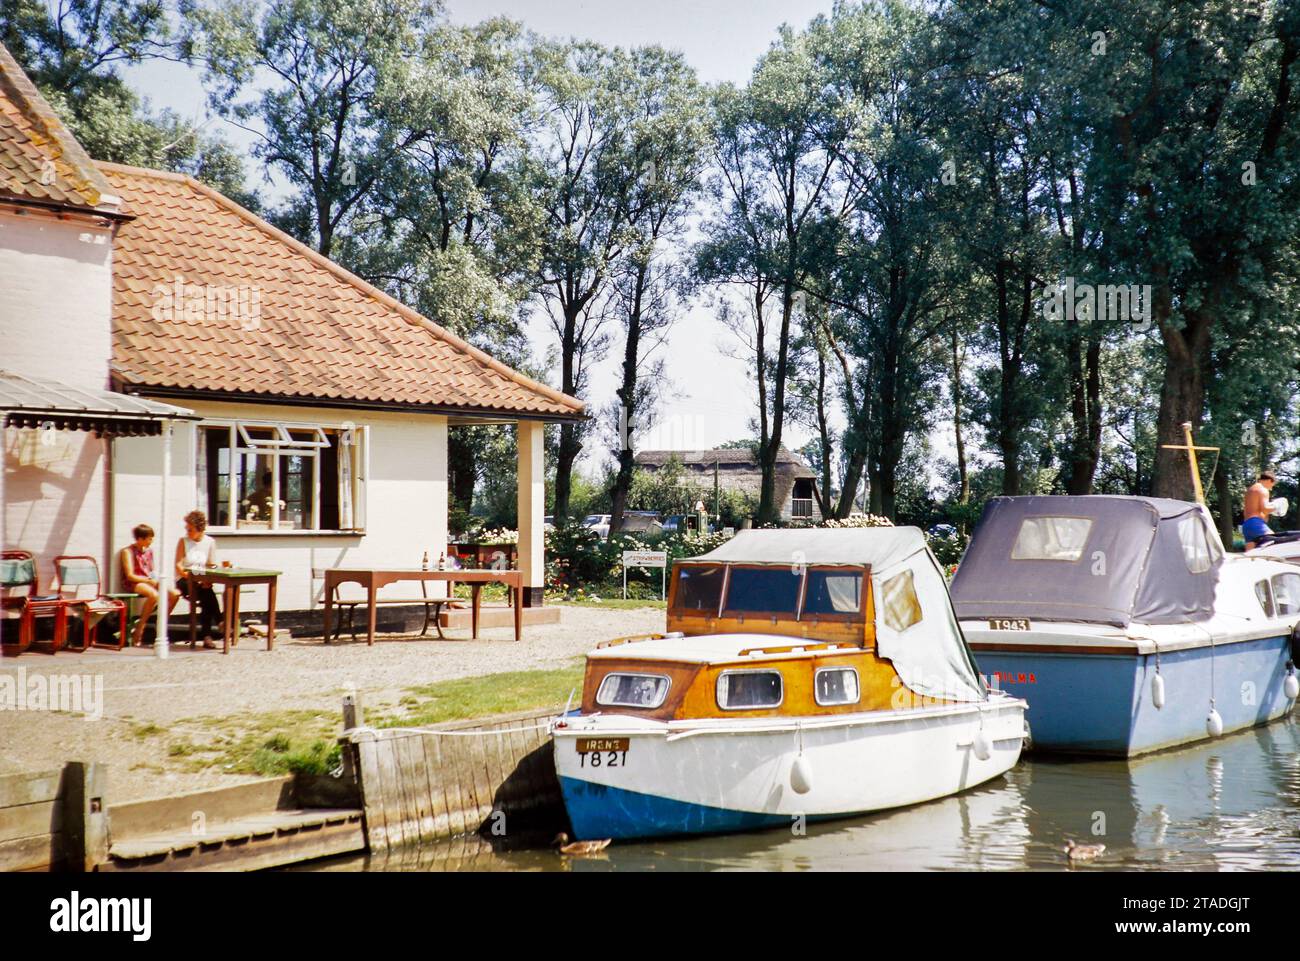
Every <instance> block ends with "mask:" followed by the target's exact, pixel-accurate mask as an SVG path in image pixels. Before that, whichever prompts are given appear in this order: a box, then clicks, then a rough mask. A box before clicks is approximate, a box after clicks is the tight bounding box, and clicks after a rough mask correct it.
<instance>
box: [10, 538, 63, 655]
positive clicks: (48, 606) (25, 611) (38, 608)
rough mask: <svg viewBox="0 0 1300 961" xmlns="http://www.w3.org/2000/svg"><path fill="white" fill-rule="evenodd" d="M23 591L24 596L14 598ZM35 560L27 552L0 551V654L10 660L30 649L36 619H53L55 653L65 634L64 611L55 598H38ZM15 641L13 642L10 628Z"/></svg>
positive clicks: (60, 602) (54, 596) (30, 553)
mask: <svg viewBox="0 0 1300 961" xmlns="http://www.w3.org/2000/svg"><path fill="white" fill-rule="evenodd" d="M22 588H25V589H26V593H25V594H15V593H14V592H15V591H16V590H19V589H22ZM36 590H37V578H36V558H35V557H34V556H33V555H32V552H31V551H17V550H11V551H0V652H3V653H4V654H6V655H9V656H13V655H16V654H21V653H22V652H23V651H25V650H27V649H28V648H29V647H31V646H32V642H33V641H34V640H35V639H36V619H37V618H38V617H52V618H53V619H54V645H53V648H52V650H51V653H53V652H54V651H57V650H58V649H59V646H60V644H61V643H62V640H63V636H64V634H65V632H66V630H67V627H66V625H67V611H66V610H65V608H64V606H63V602H62V601H61V600H60V599H59V597H58V596H57V595H46V596H42V595H38V594H37V593H36ZM15 623H16V627H17V632H18V635H17V638H16V639H14V638H13V632H14V629H15V628H14V627H12V626H10V625H14V624H15Z"/></svg>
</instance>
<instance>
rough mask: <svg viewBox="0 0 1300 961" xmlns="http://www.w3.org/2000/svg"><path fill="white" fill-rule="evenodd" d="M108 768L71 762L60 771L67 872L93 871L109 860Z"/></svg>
mask: <svg viewBox="0 0 1300 961" xmlns="http://www.w3.org/2000/svg"><path fill="white" fill-rule="evenodd" d="M107 794H108V769H107V768H106V767H105V766H104V765H103V764H96V763H93V762H92V763H90V764H86V763H83V762H81V761H70V762H69V763H68V764H67V765H66V766H65V767H64V769H63V842H64V843H63V859H62V864H61V866H62V868H63V869H64V870H66V871H76V872H80V871H93V870H94V869H95V865H97V864H103V863H104V862H105V861H107V860H108V804H107V803H106V796H107Z"/></svg>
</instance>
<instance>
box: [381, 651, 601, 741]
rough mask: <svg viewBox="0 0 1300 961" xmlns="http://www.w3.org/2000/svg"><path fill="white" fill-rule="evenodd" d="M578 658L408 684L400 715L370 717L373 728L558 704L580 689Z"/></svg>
mask: <svg viewBox="0 0 1300 961" xmlns="http://www.w3.org/2000/svg"><path fill="white" fill-rule="evenodd" d="M583 660H584V659H582V658H578V659H577V660H576V661H575V663H574V664H573V665H572V666H570V667H561V668H556V669H554V670H549V671H510V672H507V673H504V674H486V675H484V676H482V677H462V678H457V679H455V680H452V681H438V682H437V683H434V684H426V685H423V686H422V687H413V688H410V696H408V697H404V698H403V699H402V702H401V704H402V707H403V708H404V713H402V714H394V715H390V716H387V717H383V718H373V719H372V720H371V723H372V724H374V726H375V727H404V726H421V725H425V724H438V723H441V722H443V721H460V720H466V719H469V718H476V717H487V716H488V715H491V714H509V713H511V712H513V711H527V710H530V709H532V708H543V707H559V706H562V705H563V704H564V702H565V701H566V700H568V697H569V693H570V692H571V691H573V690H574V689H575V688H576V689H577V690H578V691H579V693H580V692H581V690H582V673H583ZM575 697H576V695H575ZM412 702H413V703H412Z"/></svg>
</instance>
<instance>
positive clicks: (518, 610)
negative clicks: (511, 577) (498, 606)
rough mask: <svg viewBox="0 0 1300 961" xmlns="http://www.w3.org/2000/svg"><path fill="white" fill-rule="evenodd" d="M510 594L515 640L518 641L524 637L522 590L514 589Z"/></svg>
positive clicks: (520, 588)
mask: <svg viewBox="0 0 1300 961" xmlns="http://www.w3.org/2000/svg"><path fill="white" fill-rule="evenodd" d="M510 593H511V595H512V596H513V597H514V599H515V640H516V641H519V640H523V636H524V589H523V588H522V587H516V588H514V589H513V590H511V592H510Z"/></svg>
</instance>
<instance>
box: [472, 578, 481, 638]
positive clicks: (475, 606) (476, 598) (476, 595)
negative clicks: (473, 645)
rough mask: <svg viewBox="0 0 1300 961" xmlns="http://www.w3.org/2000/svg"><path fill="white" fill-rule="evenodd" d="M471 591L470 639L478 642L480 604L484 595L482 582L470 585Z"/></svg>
mask: <svg viewBox="0 0 1300 961" xmlns="http://www.w3.org/2000/svg"><path fill="white" fill-rule="evenodd" d="M469 590H470V594H471V595H472V597H471V599H470V637H471V639H473V640H475V641H477V640H478V610H479V604H480V603H481V602H482V593H483V584H482V582H481V581H475V582H474V583H473V584H471V585H470V587H469Z"/></svg>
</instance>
